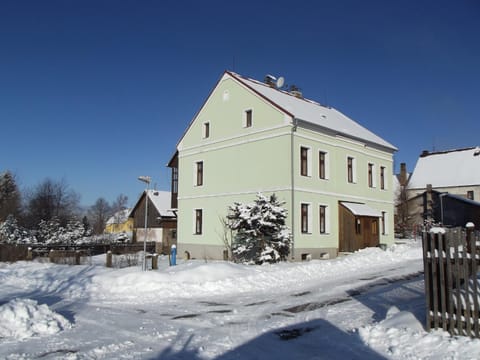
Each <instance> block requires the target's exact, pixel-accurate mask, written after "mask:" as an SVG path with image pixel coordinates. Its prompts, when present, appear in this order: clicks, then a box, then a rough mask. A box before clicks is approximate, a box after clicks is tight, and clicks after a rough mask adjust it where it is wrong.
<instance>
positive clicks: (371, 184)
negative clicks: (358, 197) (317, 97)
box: [368, 163, 374, 187]
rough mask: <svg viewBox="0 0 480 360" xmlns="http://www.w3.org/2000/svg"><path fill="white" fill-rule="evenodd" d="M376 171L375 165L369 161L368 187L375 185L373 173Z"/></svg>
mask: <svg viewBox="0 0 480 360" xmlns="http://www.w3.org/2000/svg"><path fill="white" fill-rule="evenodd" d="M373 172H374V165H373V164H372V163H368V187H374V185H373V176H374V174H373Z"/></svg>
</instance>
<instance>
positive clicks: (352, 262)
mask: <svg viewBox="0 0 480 360" xmlns="http://www.w3.org/2000/svg"><path fill="white" fill-rule="evenodd" d="M405 261H411V262H412V263H411V265H410V266H411V267H410V269H418V270H417V271H420V269H421V268H422V250H421V247H420V244H419V243H412V244H402V245H396V246H395V247H392V249H390V250H388V251H383V250H381V249H379V248H368V249H363V250H360V251H358V252H356V253H354V254H352V255H349V256H346V257H341V258H336V259H333V260H328V261H325V260H312V261H309V262H303V263H289V262H283V263H278V264H265V265H262V266H250V265H244V264H234V263H228V262H224V261H212V262H208V263H206V262H205V261H202V260H189V261H185V262H183V263H179V264H178V265H177V266H174V267H169V268H166V269H162V270H159V271H149V272H139V271H138V268H125V269H115V270H110V271H106V272H102V273H98V274H97V275H96V276H95V277H94V278H93V279H92V284H89V285H88V286H87V289H86V291H87V292H88V295H89V296H91V297H92V298H100V299H102V298H103V299H105V298H114V299H115V300H116V301H129V302H130V301H135V299H138V298H139V295H140V294H141V297H140V298H141V300H142V302H143V301H162V300H167V299H179V298H191V297H192V296H222V295H225V296H230V295H235V294H242V293H246V292H250V291H261V292H264V291H276V290H277V289H279V288H282V289H285V291H293V290H295V289H301V288H303V287H304V286H314V285H317V284H318V282H319V281H322V282H325V281H332V282H334V283H341V280H342V279H345V280H347V279H349V278H350V277H351V276H352V274H354V273H356V272H358V271H361V272H365V269H369V268H371V269H372V271H378V270H379V268H382V267H390V266H392V265H393V264H404V263H405ZM367 272H368V270H367Z"/></svg>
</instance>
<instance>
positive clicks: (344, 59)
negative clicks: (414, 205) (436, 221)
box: [0, 0, 480, 206]
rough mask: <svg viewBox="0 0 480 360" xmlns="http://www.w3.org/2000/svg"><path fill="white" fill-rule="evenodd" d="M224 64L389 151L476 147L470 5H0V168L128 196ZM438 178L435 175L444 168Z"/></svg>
mask: <svg viewBox="0 0 480 360" xmlns="http://www.w3.org/2000/svg"><path fill="white" fill-rule="evenodd" d="M224 70H233V71H235V72H238V73H239V74H241V75H244V76H248V77H252V78H255V79H258V80H262V79H263V78H264V76H265V74H267V73H269V74H273V75H277V76H279V75H282V76H284V77H285V79H286V82H287V83H289V84H292V83H293V84H296V85H297V86H299V87H300V88H301V89H302V91H303V94H304V96H305V97H307V98H310V99H313V100H316V101H319V102H321V103H324V104H328V105H330V106H332V107H334V108H336V109H338V110H340V111H341V112H343V113H344V114H346V115H348V116H349V117H351V118H352V119H354V120H356V121H357V122H359V123H360V124H362V125H363V126H365V127H367V128H368V129H370V130H371V131H373V132H374V133H376V134H377V135H380V136H381V137H383V138H384V139H385V140H387V141H389V142H390V143H392V144H394V145H395V146H397V147H398V148H399V151H398V152H397V153H396V154H395V164H396V169H397V170H398V167H399V164H400V163H401V162H406V163H407V167H408V169H409V170H412V169H413V167H414V165H415V162H416V160H417V157H418V155H419V154H420V152H421V151H422V150H423V149H428V150H433V149H435V150H446V149H452V148H461V147H469V146H476V145H480V139H479V136H480V119H479V116H478V106H479V104H480V3H479V2H478V1H476V0H456V1H454V0H451V1H444V0H410V1H385V0H377V1H368V0H364V1H357V0H329V1H323V0H317V1H292V0H289V1H283V0H277V1H259V0H256V1H251V0H245V1H237V2H229V1H208V0H205V1H182V0H175V1H169V0H163V1H160V0H158V1H133V0H132V1H122V0H112V1H102V0H95V1H89V0H58V1H51V0H42V1H37V0H32V1H23V0H2V1H0V134H1V138H0V171H4V170H11V171H12V172H14V173H15V174H16V176H17V180H18V181H19V183H20V186H21V187H22V188H24V187H31V186H34V185H36V184H38V183H39V182H41V181H42V180H44V179H45V178H47V177H50V178H52V179H54V180H61V179H65V180H66V182H67V183H68V184H69V185H70V186H71V188H72V189H73V190H75V191H76V192H77V193H79V194H80V195H81V196H82V204H83V205H86V206H89V205H92V204H93V203H94V202H95V200H96V199H97V198H99V197H104V198H106V199H107V200H108V201H112V200H114V199H115V198H116V197H117V195H118V194H120V193H123V194H126V195H127V196H128V197H129V203H130V205H132V204H133V203H134V202H135V201H136V199H137V196H138V195H139V194H140V193H141V192H142V190H143V189H144V184H143V183H140V182H139V181H138V180H137V177H138V176H139V175H150V176H151V177H152V179H153V180H152V183H155V184H156V186H157V188H158V189H161V190H169V181H170V171H169V169H168V168H167V167H166V164H167V162H168V161H169V160H170V158H171V156H172V154H173V153H174V151H175V147H176V143H177V141H178V140H179V138H180V137H181V136H182V134H183V132H184V130H185V129H186V127H187V126H188V124H189V122H190V121H191V119H192V117H193V116H194V115H195V113H196V111H197V110H198V109H199V108H200V106H201V105H202V104H203V102H204V100H205V99H206V97H207V96H208V94H209V92H210V90H211V89H212V87H213V86H214V85H215V83H216V82H217V80H218V79H219V78H220V76H221V75H222V73H223V71H224ZM447 171H448V170H447Z"/></svg>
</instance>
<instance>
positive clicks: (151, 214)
mask: <svg viewBox="0 0 480 360" xmlns="http://www.w3.org/2000/svg"><path fill="white" fill-rule="evenodd" d="M145 194H148V196H145ZM146 200H147V201H148V202H147V241H155V242H156V250H155V251H156V252H158V253H168V252H169V250H170V247H171V246H172V245H176V244H177V229H176V228H177V216H176V211H175V209H172V208H171V206H170V202H171V193H170V192H168V191H159V190H148V192H147V191H144V192H143V193H142V195H141V196H140V198H139V199H138V201H137V203H136V204H135V206H134V207H133V209H132V211H131V212H130V217H131V218H132V219H133V241H134V242H142V241H144V240H145V201H146Z"/></svg>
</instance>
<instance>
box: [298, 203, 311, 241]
mask: <svg viewBox="0 0 480 360" xmlns="http://www.w3.org/2000/svg"><path fill="white" fill-rule="evenodd" d="M302 205H307V231H306V232H303V229H302V225H303V224H302V220H303V219H302V217H303V214H302ZM312 213H313V211H312V203H309V202H304V201H302V202H301V203H300V233H301V234H303V235H311V234H312V233H313V229H312V225H313V223H312V215H313V214H312Z"/></svg>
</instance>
